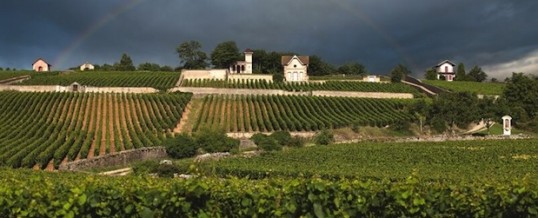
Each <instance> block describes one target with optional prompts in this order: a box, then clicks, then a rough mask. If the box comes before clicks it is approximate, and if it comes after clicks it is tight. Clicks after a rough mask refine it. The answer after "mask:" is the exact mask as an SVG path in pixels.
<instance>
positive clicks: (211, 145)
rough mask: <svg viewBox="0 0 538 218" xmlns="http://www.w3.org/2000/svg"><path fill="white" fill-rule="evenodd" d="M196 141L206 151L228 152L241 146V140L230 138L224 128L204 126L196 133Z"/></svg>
mask: <svg viewBox="0 0 538 218" xmlns="http://www.w3.org/2000/svg"><path fill="white" fill-rule="evenodd" d="M194 141H195V142H196V144H198V146H200V148H202V149H204V151H205V152H209V153H214V152H228V151H230V150H232V149H233V148H236V147H239V140H237V139H233V138H230V137H228V136H227V135H226V132H225V131H224V130H222V129H215V128H202V129H200V131H198V132H196V133H194Z"/></svg>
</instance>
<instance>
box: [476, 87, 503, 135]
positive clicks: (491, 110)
mask: <svg viewBox="0 0 538 218" xmlns="http://www.w3.org/2000/svg"><path fill="white" fill-rule="evenodd" d="M478 108H479V117H480V119H481V120H482V121H484V124H485V125H486V129H487V130H488V134H489V128H490V127H491V126H492V125H493V121H495V120H496V118H497V117H499V116H498V109H499V107H498V106H497V104H495V98H493V97H487V96H486V97H484V98H483V99H480V100H479V101H478Z"/></svg>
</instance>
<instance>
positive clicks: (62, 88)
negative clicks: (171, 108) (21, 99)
mask: <svg viewBox="0 0 538 218" xmlns="http://www.w3.org/2000/svg"><path fill="white" fill-rule="evenodd" d="M0 91H19V92H71V91H72V87H71V86H58V85H56V86H39V85H35V86H17V85H0ZM79 91H80V92H96V93H97V92H115V93H155V92H159V90H157V89H154V88H151V87H91V86H81V87H79Z"/></svg>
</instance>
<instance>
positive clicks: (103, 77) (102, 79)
mask: <svg viewBox="0 0 538 218" xmlns="http://www.w3.org/2000/svg"><path fill="white" fill-rule="evenodd" d="M179 75H180V74H179V73H177V72H143V71H140V72H139V71H126V72H122V71H110V72H107V71H87V72H66V73H60V72H47V73H39V74H34V75H32V78H31V79H29V80H26V81H24V82H23V83H21V85H62V86H67V85H70V84H72V83H74V82H78V83H80V84H81V85H87V86H98V87H153V88H156V89H160V90H166V89H169V88H172V87H174V86H175V84H176V83H177V81H178V80H179Z"/></svg>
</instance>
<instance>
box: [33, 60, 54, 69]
mask: <svg viewBox="0 0 538 218" xmlns="http://www.w3.org/2000/svg"><path fill="white" fill-rule="evenodd" d="M51 67H52V65H50V64H49V63H47V62H46V61H45V60H43V59H42V58H38V59H37V60H35V61H34V63H33V64H32V69H33V70H34V71H36V72H48V71H50V70H51Z"/></svg>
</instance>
